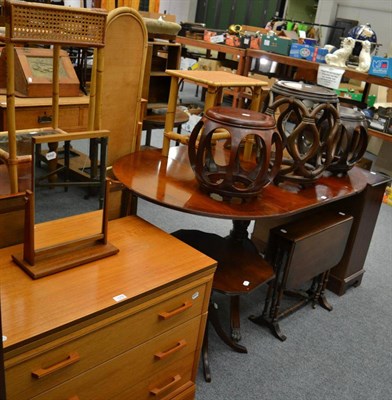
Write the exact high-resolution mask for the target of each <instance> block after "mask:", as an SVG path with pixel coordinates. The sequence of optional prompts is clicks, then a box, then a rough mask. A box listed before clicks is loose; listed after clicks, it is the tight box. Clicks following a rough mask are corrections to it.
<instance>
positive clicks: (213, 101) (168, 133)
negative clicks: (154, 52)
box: [162, 69, 268, 156]
mask: <svg viewBox="0 0 392 400" xmlns="http://www.w3.org/2000/svg"><path fill="white" fill-rule="evenodd" d="M166 73H167V74H168V75H170V76H171V77H172V79H171V84H170V94H169V104H168V109H167V114H166V122H165V136H164V139H163V149H162V154H163V155H164V156H167V155H168V153H169V147H170V140H178V141H180V142H181V143H184V144H187V143H188V140H189V136H186V135H179V134H177V133H176V132H173V127H174V120H175V112H176V107H177V99H178V88H179V82H180V80H187V81H191V82H194V83H196V84H198V85H201V86H204V87H206V88H207V92H206V98H205V103H204V111H206V110H208V109H209V108H211V107H213V106H216V105H219V104H221V103H222V97H223V88H229V87H233V88H245V87H250V88H251V89H252V103H251V109H252V110H254V111H259V109H260V99H261V91H262V87H263V86H267V85H268V84H267V83H266V82H263V81H259V80H257V79H252V78H248V77H246V76H241V75H236V74H230V73H229V72H223V71H188V70H170V69H169V70H166Z"/></svg>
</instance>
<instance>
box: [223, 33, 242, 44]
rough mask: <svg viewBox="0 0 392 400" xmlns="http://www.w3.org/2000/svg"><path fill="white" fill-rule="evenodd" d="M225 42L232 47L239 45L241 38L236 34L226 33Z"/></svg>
mask: <svg viewBox="0 0 392 400" xmlns="http://www.w3.org/2000/svg"><path fill="white" fill-rule="evenodd" d="M225 44H226V45H227V46H232V47H240V46H241V39H240V38H239V37H238V36H236V35H226V39H225Z"/></svg>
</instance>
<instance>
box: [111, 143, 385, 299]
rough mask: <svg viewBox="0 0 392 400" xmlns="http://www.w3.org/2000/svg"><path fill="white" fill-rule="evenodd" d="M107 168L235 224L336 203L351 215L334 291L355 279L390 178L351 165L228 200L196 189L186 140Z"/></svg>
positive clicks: (185, 207) (181, 205) (175, 204)
mask: <svg viewBox="0 0 392 400" xmlns="http://www.w3.org/2000/svg"><path fill="white" fill-rule="evenodd" d="M113 172H114V174H115V176H116V177H117V179H119V180H120V181H121V182H122V183H123V184H124V185H125V186H127V187H128V188H129V189H130V190H131V192H132V193H133V194H134V195H136V196H139V197H142V198H144V199H146V200H148V201H151V202H153V203H156V204H159V205H162V206H165V207H169V208H172V209H175V210H178V211H182V212H187V213H192V214H198V215H203V216H208V217H214V218H227V219H232V220H233V221H234V222H236V221H237V222H238V223H239V224H237V225H239V226H241V222H244V223H245V224H244V225H246V221H249V220H256V224H263V223H266V224H269V223H271V222H273V223H274V225H279V224H281V223H282V221H285V222H286V221H287V218H289V217H291V218H294V219H295V218H302V217H304V216H310V215H316V217H315V218H317V213H318V212H319V211H320V210H321V209H323V210H327V209H337V210H339V211H343V212H346V213H347V214H349V215H352V216H353V217H354V223H353V227H352V229H351V232H350V236H349V239H348V244H347V246H346V249H345V252H344V255H343V258H342V260H341V262H340V263H339V264H338V265H337V266H336V267H335V268H333V269H332V271H331V274H330V279H329V288H330V289H331V290H332V291H334V292H335V293H338V294H340V295H341V294H344V292H345V290H346V288H347V286H351V285H358V284H360V282H361V279H362V275H363V273H364V269H363V266H364V263H365V258H366V255H367V251H368V248H369V245H370V241H371V237H372V234H373V230H374V227H375V224H376V221H377V216H378V212H379V209H380V206H381V204H382V197H383V194H384V190H385V186H386V185H387V183H388V182H389V180H390V178H389V177H386V176H385V175H382V174H379V173H377V174H376V173H370V172H369V171H366V170H363V169H361V168H358V167H354V168H353V169H352V170H351V171H349V173H348V174H347V175H346V176H343V177H335V176H330V177H322V178H320V179H319V180H318V181H317V182H316V183H315V184H314V185H309V186H308V187H305V188H303V189H300V188H298V187H295V186H289V185H287V186H284V185H280V186H275V185H269V186H267V187H266V188H264V189H263V190H262V191H261V194H260V195H259V196H258V197H257V198H256V199H254V200H252V201H250V202H248V203H243V204H229V203H227V202H219V201H216V200H213V199H212V198H210V197H209V196H208V195H206V194H204V193H203V192H201V191H200V189H199V187H198V183H197V181H196V179H195V176H194V173H193V171H192V169H191V166H190V163H189V159H188V154H187V147H186V146H180V147H171V148H170V153H169V156H168V157H165V156H162V154H161V153H160V151H159V150H145V151H139V152H136V153H133V154H130V155H127V156H125V157H122V158H120V159H119V160H117V161H116V162H115V163H114V165H113ZM244 225H243V226H244ZM234 228H236V224H234Z"/></svg>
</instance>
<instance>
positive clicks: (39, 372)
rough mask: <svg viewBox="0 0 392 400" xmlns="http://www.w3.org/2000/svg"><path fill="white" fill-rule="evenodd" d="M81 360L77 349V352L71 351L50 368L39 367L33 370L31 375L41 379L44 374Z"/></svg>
mask: <svg viewBox="0 0 392 400" xmlns="http://www.w3.org/2000/svg"><path fill="white" fill-rule="evenodd" d="M79 360H80V356H79V354H78V353H76V351H75V352H72V353H70V354H69V355H68V357H67V358H66V359H65V360H63V361H60V362H58V363H56V364H53V365H51V366H50V367H48V368H39V369H37V370H35V371H32V373H31V375H32V376H33V377H34V378H37V379H41V378H43V377H44V376H46V375H49V374H52V373H53V372H56V371H58V370H59V369H62V368H65V367H67V366H68V365H71V364H74V363H76V362H77V361H79Z"/></svg>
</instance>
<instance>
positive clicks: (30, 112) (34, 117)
mask: <svg viewBox="0 0 392 400" xmlns="http://www.w3.org/2000/svg"><path fill="white" fill-rule="evenodd" d="M51 101H52V99H51V98H27V97H17V98H15V118H16V129H19V130H21V129H31V128H46V127H49V126H51V125H52V107H51ZM88 102H89V98H88V96H79V97H62V98H60V108H59V110H60V113H59V127H60V128H61V129H63V130H64V131H66V132H78V131H83V130H86V129H87V122H88ZM6 110H7V103H6V98H5V96H0V131H6V130H7V116H6Z"/></svg>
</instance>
